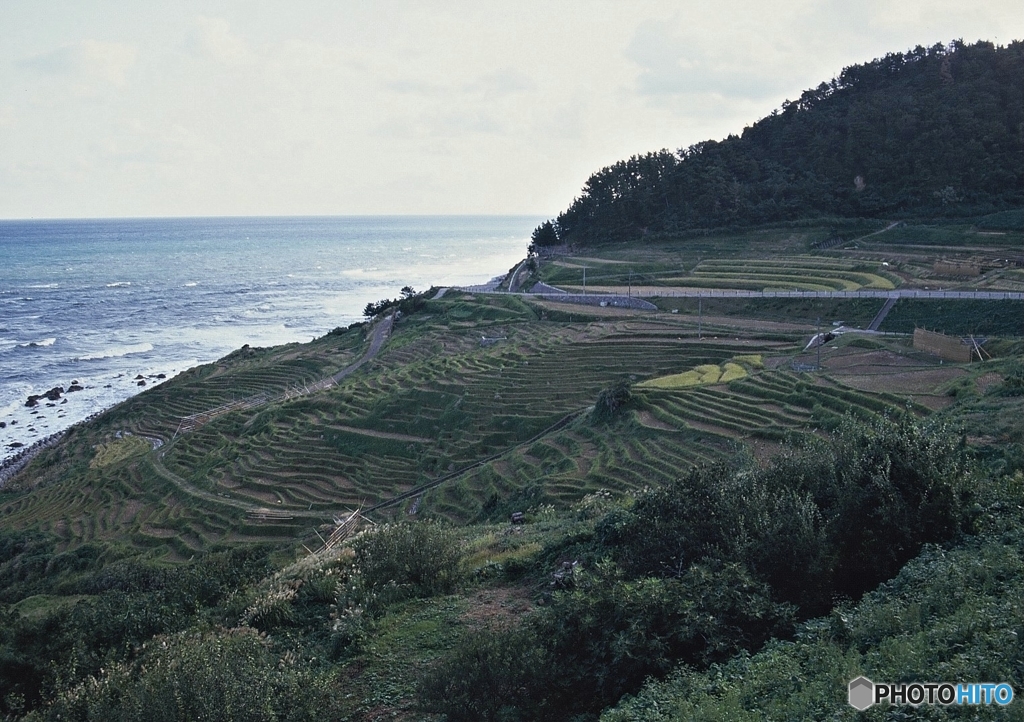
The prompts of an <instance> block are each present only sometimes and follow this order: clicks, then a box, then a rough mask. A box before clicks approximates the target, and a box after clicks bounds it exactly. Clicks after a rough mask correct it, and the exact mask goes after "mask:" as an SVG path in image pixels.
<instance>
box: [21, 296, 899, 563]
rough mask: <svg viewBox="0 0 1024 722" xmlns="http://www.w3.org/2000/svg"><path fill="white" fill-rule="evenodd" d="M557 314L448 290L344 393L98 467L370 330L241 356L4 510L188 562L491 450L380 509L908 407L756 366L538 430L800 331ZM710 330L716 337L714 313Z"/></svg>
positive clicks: (475, 503) (469, 507)
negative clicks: (610, 417) (629, 408)
mask: <svg viewBox="0 0 1024 722" xmlns="http://www.w3.org/2000/svg"><path fill="white" fill-rule="evenodd" d="M598 312H599V311H598ZM541 314H547V315H548V316H549V319H548V320H540V319H539V316H540V315H541ZM550 316H557V315H556V314H554V313H553V312H551V311H550V310H546V309H541V308H538V307H533V306H531V305H528V304H526V303H524V302H523V301H521V300H519V299H516V298H492V297H488V298H481V299H477V300H472V299H468V298H466V297H465V296H459V295H458V294H454V295H453V297H452V298H448V297H447V296H446V297H445V298H444V299H441V300H439V301H436V302H431V303H429V304H428V305H427V307H426V309H424V311H423V312H422V313H421V314H417V315H414V316H412V317H409V318H408V319H405V320H403V321H402V322H401V323H400V324H399V325H398V326H397V327H396V328H395V330H394V333H393V335H392V337H391V339H390V340H389V341H388V343H387V345H386V346H385V348H384V350H383V351H382V352H381V354H380V355H379V356H377V357H376V358H375V359H374V360H372V361H370V362H368V363H367V364H366V365H364V366H363V367H362V368H360V369H359V371H358V372H357V373H355V374H353V375H352V376H349V377H346V378H344V379H342V381H341V382H340V383H339V384H338V385H337V386H334V387H332V388H329V389H327V390H324V391H321V392H317V393H313V394H310V395H307V396H302V397H299V398H293V399H291V400H289V401H284V402H275V403H272V404H268V405H265V406H262V407H259V408H250V409H241V410H238V411H234V412H231V413H226V414H224V415H222V416H218V417H216V418H214V419H213V420H212V421H210V422H209V423H208V424H206V425H204V426H202V427H200V428H199V429H197V430H195V431H193V432H191V433H188V434H184V435H182V436H179V437H178V438H177V439H175V440H174V442H173V443H170V444H168V445H166V446H164V447H163V448H161V449H160V450H159V451H158V452H155V453H157V454H160V457H159V459H158V457H156V456H154V453H148V452H146V451H145V450H144V449H141V450H140V451H139V453H138V454H134V452H133V454H132V455H127V456H126V458H116V459H115V458H113V457H112V456H110V455H109V454H107V455H105V456H104V459H107V458H108V457H109V459H110V460H109V463H104V464H93V465H92V468H90V464H91V463H92V461H93V460H94V459H95V457H96V450H97V448H98V449H109V448H110V447H109V443H110V442H111V440H112V439H114V438H116V434H115V432H118V431H120V432H122V433H123V432H125V431H130V432H132V433H135V434H136V435H139V436H142V435H145V436H147V437H150V438H162V439H164V440H169V439H170V437H171V435H172V434H173V433H174V430H175V428H176V427H177V422H178V420H179V418H180V415H184V414H188V413H195V412H197V411H201V410H204V409H208V408H210V407H211V406H214V405H217V404H223V403H225V402H227V401H230V400H232V399H234V398H238V397H244V396H247V395H252V394H253V393H257V392H264V391H280V390H283V389H285V388H287V387H289V386H291V385H295V384H304V383H312V382H315V381H317V380H319V379H320V378H323V377H324V376H327V375H329V374H331V373H334V372H335V371H336V370H338V369H339V368H342V367H344V366H345V365H347V364H348V363H350V362H351V361H352V360H353V359H354V358H356V357H358V355H359V354H360V353H361V352H362V349H363V348H364V339H363V334H362V333H361V332H359V331H352V332H349V333H346V334H343V335H340V336H329V337H325V338H324V339H320V340H318V341H317V342H315V343H313V344H306V345H302V346H293V347H280V348H276V349H269V350H264V349H259V350H257V349H251V350H242V351H240V352H236V353H235V354H232V355H231V356H229V357H227V358H226V359H223V360H222V361H221V362H218V363H217V364H213V365H210V366H206V367H201V368H199V369H195V370H193V371H191V372H189V373H187V374H185V375H183V376H182V377H179V378H176V379H173V380H171V381H170V382H168V383H167V384H165V385H162V386H160V387H157V388H154V389H152V390H150V391H148V392H146V393H144V394H142V395H140V396H138V397H135V398H134V399H132V400H131V401H129V402H127V403H126V404H123V405H121V406H120V407H118V408H116V409H114V410H112V411H110V412H108V413H107V414H105V415H104V416H103V417H101V418H100V419H98V420H96V421H95V422H94V423H93V424H92V425H90V426H89V427H87V428H84V429H79V430H76V431H73V432H72V433H71V434H70V435H69V441H68V443H66V444H63V445H61V446H59V447H57V448H55V449H52V450H49V451H47V452H44V454H43V455H41V457H40V459H41V461H42V468H45V469H46V470H47V471H46V472H45V473H44V474H41V475H40V476H39V477H37V480H38V483H39V487H38V488H36V489H35V491H33V492H32V493H31V494H27V495H23V496H14V497H7V499H5V507H4V508H3V509H2V513H3V516H4V519H5V521H6V522H8V523H11V524H12V525H15V526H18V525H27V524H37V525H39V526H40V528H43V529H46V530H49V531H52V532H54V533H55V534H57V535H58V536H59V537H60V538H61V539H63V540H65V542H66V543H67V544H68V545H73V544H80V543H83V542H88V541H90V540H94V539H104V538H110V539H113V538H122V539H127V540H128V542H129V543H131V544H133V545H135V546H137V547H141V548H151V549H153V551H154V553H157V554H163V555H166V556H168V557H169V558H187V557H188V556H189V555H190V554H191V553H192V551H194V550H196V549H200V548H206V547H209V546H211V545H216V544H223V543H233V542H238V541H253V540H274V539H278V540H282V539H292V540H294V539H308V538H310V537H314V534H313V529H314V528H315V527H316V526H317V525H318V524H320V523H321V522H322V521H323V520H324V519H325V518H330V517H331V516H332V515H333V514H336V513H340V512H341V511H342V510H343V509H345V508H353V507H356V506H360V505H361V506H363V507H366V506H370V505H373V504H376V503H379V502H382V501H385V500H388V499H391V498H393V497H395V496H396V495H399V494H402V493H403V492H406V491H407V490H409V489H413V488H416V487H418V486H420V485H423V484H425V483H429V482H430V481H431V480H434V479H438V478H440V477H442V476H445V475H447V474H450V473H452V472H455V471H457V470H459V469H463V468H467V467H471V466H473V465H475V464H479V463H480V461H481V460H483V459H491V460H490V461H487V462H486V463H484V464H482V465H480V466H476V467H475V468H473V469H472V470H470V471H467V472H466V473H465V474H462V475H459V476H456V477H455V478H452V479H450V480H447V481H445V482H444V483H443V484H441V485H439V486H437V487H436V488H432V489H430V490H429V491H427V492H425V493H424V494H423V495H422V496H421V498H417V499H410V500H409V501H408V502H407V503H405V504H404V506H399V507H395V508H394V509H392V510H385V512H382V514H383V515H387V514H405V513H407V512H408V511H410V510H417V511H418V513H421V514H433V515H440V516H446V517H449V518H452V519H456V520H466V519H471V518H475V517H477V516H479V515H480V514H481V513H482V510H486V509H487V508H488V503H489V500H490V499H492V497H493V498H516V497H517V495H519V496H522V495H523V494H524V493H526V491H528V490H531V489H533V490H539V491H538V492H537V493H538V494H539V496H538V498H540V499H542V500H544V501H546V502H550V503H555V504H568V503H571V502H573V501H575V500H577V499H579V498H580V497H581V496H582V495H584V494H586V493H588V492H590V491H594V490H597V489H610V490H615V491H618V492H628V491H629V490H631V489H635V488H638V487H641V486H645V485H650V484H658V483H662V482H664V481H666V480H668V479H671V478H672V477H673V476H674V475H676V474H678V473H680V471H681V470H684V469H686V468H688V467H689V466H691V465H693V464H698V463H706V462H714V461H716V460H721V459H724V458H727V457H730V456H732V455H733V454H735V453H736V451H737V449H739V448H741V447H742V446H743V445H744V444H746V443H748V442H750V441H751V440H756V439H778V438H779V437H780V436H781V435H783V434H784V433H785V432H786V431H787V430H797V431H809V430H812V429H814V428H817V427H821V426H828V425H830V424H834V423H836V422H837V420H838V419H839V416H840V415H841V414H842V413H845V412H846V411H847V410H848V409H850V408H852V409H853V411H854V413H863V414H870V413H874V412H877V411H880V410H881V409H883V408H885V407H886V406H887V405H888V404H890V403H897V404H898V403H900V400H899V399H897V398H895V397H892V398H888V397H886V396H884V395H879V394H870V393H864V392H858V391H854V390H852V389H849V388H846V387H843V386H842V385H841V384H839V385H832V386H827V385H822V384H821V383H812V382H811V381H810V380H809V379H808V378H807V377H804V376H801V375H797V374H794V373H790V372H785V371H757V370H756V369H751V370H752V371H753V375H751V376H749V377H747V378H742V379H737V380H734V381H731V382H730V383H727V384H721V383H719V384H716V385H712V386H703V387H695V388H680V389H668V390H661V389H641V388H638V387H635V390H634V393H635V394H636V395H637V397H638V399H639V402H640V408H638V410H637V411H635V412H633V414H632V416H631V417H630V418H628V419H625V420H621V421H619V422H616V424H614V425H611V426H609V425H607V424H603V423H602V424H596V423H594V422H592V421H591V420H590V417H589V414H587V413H582V414H580V415H579V417H578V418H577V419H576V421H574V422H573V423H571V424H569V425H568V426H565V427H563V428H560V429H559V430H558V431H555V432H552V433H550V434H548V435H546V436H542V437H540V438H539V439H534V437H536V436H537V435H538V434H541V432H543V431H544V430H545V429H548V428H549V427H551V426H552V425H553V424H554V423H555V422H556V421H559V420H560V419H563V418H564V417H565V416H566V415H567V414H570V413H579V412H582V411H584V410H585V409H586V408H587V407H589V406H590V405H592V404H593V403H594V401H595V399H596V398H597V396H598V394H599V393H600V392H601V391H602V390H603V389H606V388H608V387H609V386H611V385H612V384H614V383H615V382H617V381H620V380H628V381H630V382H633V383H639V382H642V381H644V380H646V379H650V378H655V377H661V376H666V375H669V374H676V373H680V372H684V371H686V370H688V369H692V368H694V367H697V366H701V365H716V366H718V365H722V364H725V363H726V362H729V361H730V360H731V359H734V358H735V357H737V356H745V355H748V354H751V353H776V354H777V353H788V352H790V351H795V350H796V349H797V348H799V346H801V345H802V341H803V339H802V337H801V334H799V333H797V332H795V331H788V330H780V329H773V330H767V331H764V332H758V333H755V332H752V331H748V332H746V333H745V334H743V337H742V338H740V337H738V336H733V333H734V332H735V329H729V328H726V327H724V326H723V327H722V328H721V329H720V334H719V338H714V337H712V338H707V337H705V338H703V339H699V338H697V336H696V333H695V329H694V323H693V319H688V318H685V317H682V316H680V315H673V314H664V315H660V316H656V317H650V316H649V317H628V316H627V317H609V318H605V319H596V320H590V321H586V322H576V323H565V322H563V321H556V320H552V319H551V318H550ZM704 331H705V333H706V334H708V335H712V334H715V333H716V331H715V330H714V329H712V328H709V327H708V325H707V324H705V327H704ZM481 337H485V338H486V339H489V340H487V341H486V342H483V343H482V342H481ZM531 439H534V440H532V441H531ZM102 444H108V446H101V445H102ZM491 457H494V458H491ZM69 479H70V480H71V481H68V480H69ZM531 493H532V492H531ZM260 510H264V511H260ZM314 538H315V537H314Z"/></svg>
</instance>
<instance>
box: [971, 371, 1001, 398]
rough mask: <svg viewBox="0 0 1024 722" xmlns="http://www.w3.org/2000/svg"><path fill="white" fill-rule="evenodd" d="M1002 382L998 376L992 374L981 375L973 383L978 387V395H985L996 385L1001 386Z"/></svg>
mask: <svg viewBox="0 0 1024 722" xmlns="http://www.w3.org/2000/svg"><path fill="white" fill-rule="evenodd" d="M1002 382H1003V377H1002V376H1001V375H1000V374H997V373H994V372H992V373H987V374H982V375H981V376H979V377H978V380H977V381H976V382H975V383H976V384H977V386H978V393H979V394H984V393H987V392H988V390H989V389H990V388H992V387H993V386H995V385H996V384H1001V383H1002Z"/></svg>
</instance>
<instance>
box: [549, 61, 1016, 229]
mask: <svg viewBox="0 0 1024 722" xmlns="http://www.w3.org/2000/svg"><path fill="white" fill-rule="evenodd" d="M1021 206H1024V42H1020V41H1016V42H1013V43H1011V44H1009V45H1008V46H1006V47H997V46H995V45H993V44H992V43H988V42H979V43H976V44H974V45H966V44H964V43H962V42H954V43H951V44H950V45H949V46H943V45H935V46H933V47H931V48H924V47H920V46H918V47H917V48H914V49H913V50H911V51H909V52H907V53H892V54H889V55H886V56H885V57H884V58H881V59H878V60H874V61H872V62H870V63H866V64H864V65H855V66H851V67H848V68H846V69H844V70H843V71H842V72H841V73H840V74H839V76H838V77H837V78H834V79H833V80H832V81H831V82H828V83H822V84H821V85H819V86H818V87H817V88H814V89H812V90H807V91H806V92H804V93H803V94H802V95H801V96H800V98H799V99H798V100H796V101H793V102H789V101H787V102H786V103H784V104H783V106H782V108H781V110H779V111H775V112H773V113H772V114H771V115H770V116H768V117H766V118H764V119H762V120H760V121H758V122H757V123H755V124H754V125H753V126H751V127H748V128H746V129H744V131H743V133H742V135H739V136H729V137H728V138H726V139H725V140H723V141H721V142H716V141H705V142H702V143H698V144H696V145H693V146H690V147H689V148H685V149H681V150H679V151H678V152H675V153H673V152H670V151H667V150H662V151H659V152H657V153H648V154H647V155H644V156H634V157H632V158H630V159H629V160H625V161H621V162H619V163H616V164H615V165H613V166H611V167H608V168H603V169H601V170H600V171H598V172H597V173H595V174H593V175H592V176H591V177H590V179H589V180H588V181H587V182H586V184H585V185H584V187H583V191H582V193H581V195H580V196H579V197H578V198H576V199H575V200H574V201H573V203H572V205H570V206H569V208H568V209H567V210H566V211H565V212H563V213H562V214H561V215H559V217H558V219H557V223H556V226H557V231H558V236H559V239H560V240H561V241H563V242H570V243H592V242H598V241H602V240H612V239H616V238H623V237H631V236H637V235H641V234H644V233H647V232H655V233H658V232H665V233H674V232H681V231H688V230H693V229H701V228H714V227H721V226H736V225H748V224H757V223H766V222H778V221H789V220H794V219H799V218H804V217H815V216H819V217H820V216H842V217H869V218H870V217H893V218H904V217H942V216H945V217H962V216H976V215H983V214H987V213H992V212H996V211H1001V210H1005V209H1009V208H1019V207H1021Z"/></svg>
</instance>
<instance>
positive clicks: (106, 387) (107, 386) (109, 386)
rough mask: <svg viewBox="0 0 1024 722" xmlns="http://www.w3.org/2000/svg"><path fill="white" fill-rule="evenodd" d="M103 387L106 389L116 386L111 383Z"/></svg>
mask: <svg viewBox="0 0 1024 722" xmlns="http://www.w3.org/2000/svg"><path fill="white" fill-rule="evenodd" d="M103 388H105V389H112V388H114V387H113V386H112V385H111V384H107V385H106V386H104V387H103Z"/></svg>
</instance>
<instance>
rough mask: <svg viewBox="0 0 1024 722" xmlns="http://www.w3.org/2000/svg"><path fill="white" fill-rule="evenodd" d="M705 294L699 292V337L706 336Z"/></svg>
mask: <svg viewBox="0 0 1024 722" xmlns="http://www.w3.org/2000/svg"><path fill="white" fill-rule="evenodd" d="M703 327H704V296H702V295H701V294H700V293H699V292H698V293H697V339H698V340H699V339H702V338H704V328H703Z"/></svg>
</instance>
